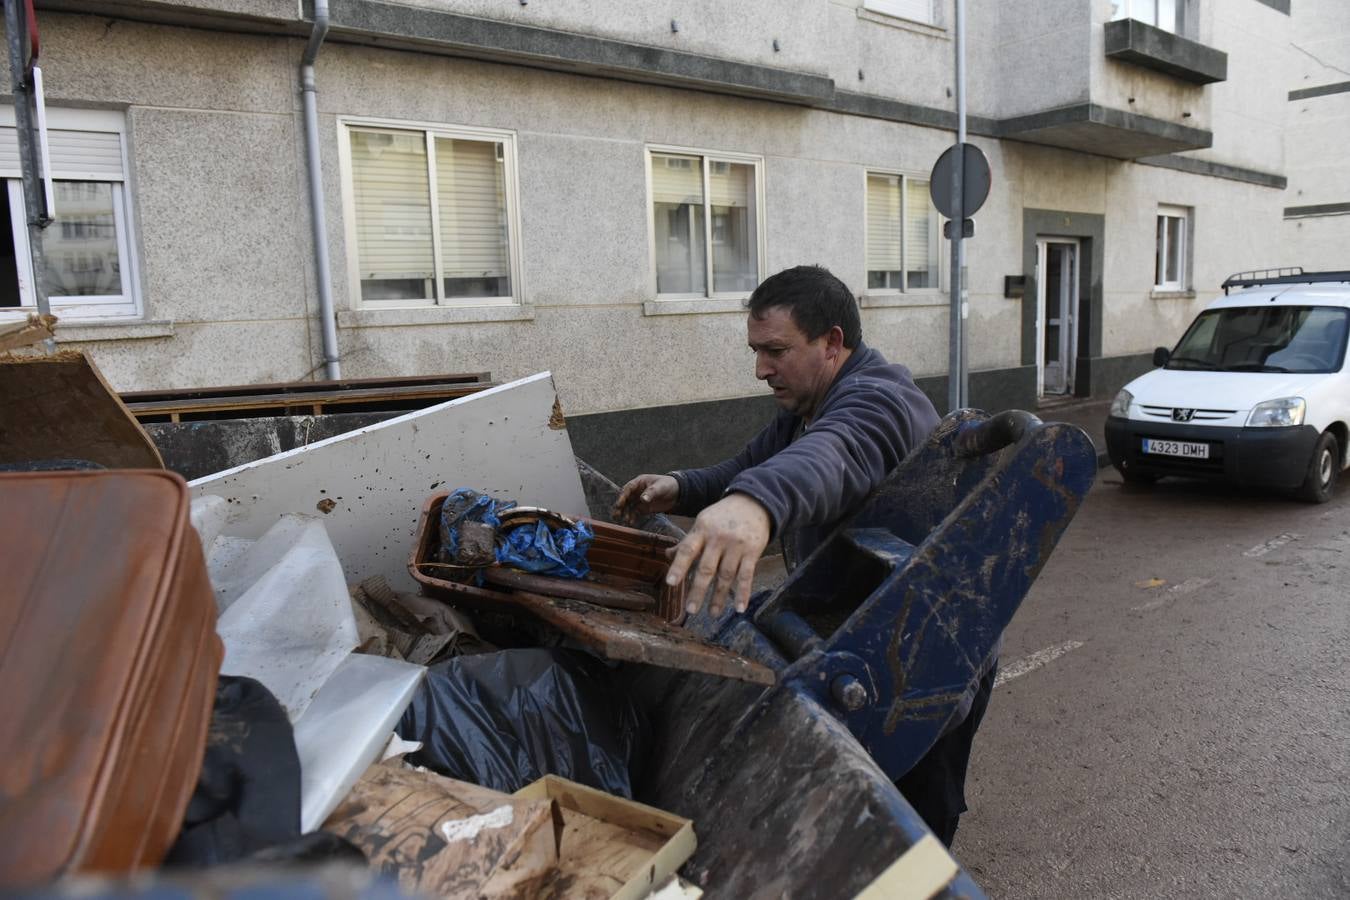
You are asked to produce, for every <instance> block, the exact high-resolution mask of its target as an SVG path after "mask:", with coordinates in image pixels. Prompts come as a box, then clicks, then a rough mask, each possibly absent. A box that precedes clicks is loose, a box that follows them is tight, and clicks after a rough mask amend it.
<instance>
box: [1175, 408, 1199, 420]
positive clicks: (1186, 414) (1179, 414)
mask: <svg viewBox="0 0 1350 900" xmlns="http://www.w3.org/2000/svg"><path fill="white" fill-rule="evenodd" d="M1193 415H1195V410H1193V409H1174V410H1172V421H1173V422H1189V421H1190V420H1191V416H1193Z"/></svg>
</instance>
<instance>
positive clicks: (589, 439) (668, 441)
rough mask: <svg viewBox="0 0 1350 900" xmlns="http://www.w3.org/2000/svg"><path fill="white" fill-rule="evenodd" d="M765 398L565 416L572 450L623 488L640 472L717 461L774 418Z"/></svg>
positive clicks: (745, 398) (773, 408)
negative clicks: (623, 485) (625, 483)
mask: <svg viewBox="0 0 1350 900" xmlns="http://www.w3.org/2000/svg"><path fill="white" fill-rule="evenodd" d="M776 409H777V407H776V406H775V405H774V402H773V398H772V397H771V396H769V395H768V394H765V395H764V396H762V397H741V398H737V399H734V400H713V401H709V402H706V403H683V404H679V405H677V406H656V407H649V408H647V409H629V410H622V411H619V412H608V413H595V414H592V415H587V416H568V417H567V432H568V434H569V435H571V438H572V450H573V451H574V452H575V453H576V455H577V456H579V457H581V458H582V459H584V460H586V461H587V462H588V463H590V464H591V465H592V466H594V467H595V468H596V469H598V470H600V471H601V472H603V473H605V474H606V475H607V476H609V477H610V478H611V479H613V480H614V481H616V482H618V483H619V484H620V485H622V484H623V483H624V482H625V481H627V480H628V479H630V478H632V477H633V476H634V475H641V474H642V473H643V472H669V471H670V470H671V469H690V468H694V467H696V466H708V465H712V464H713V463H716V462H721V461H722V460H724V459H726V458H727V457H729V456H733V455H735V454H736V453H738V452H740V450H741V448H742V447H744V446H745V443H746V441H748V440H750V438H751V437H753V436H754V435H755V433H756V432H757V431H759V430H760V429H761V428H763V427H764V426H765V425H766V424H767V423H768V422H769V420H771V419H772V418H773V415H774V412H775V410H776Z"/></svg>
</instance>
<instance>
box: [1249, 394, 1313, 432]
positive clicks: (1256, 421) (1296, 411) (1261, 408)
mask: <svg viewBox="0 0 1350 900" xmlns="http://www.w3.org/2000/svg"><path fill="white" fill-rule="evenodd" d="M1306 409H1307V404H1305V403H1304V402H1303V398H1302V397H1281V398H1280V399H1279V400H1267V401H1266V402H1265V403H1258V404H1256V405H1255V406H1253V407H1252V414H1251V415H1250V416H1248V417H1247V427H1248V428H1287V427H1289V426H1290V425H1302V424H1303V413H1304V412H1305V411H1306Z"/></svg>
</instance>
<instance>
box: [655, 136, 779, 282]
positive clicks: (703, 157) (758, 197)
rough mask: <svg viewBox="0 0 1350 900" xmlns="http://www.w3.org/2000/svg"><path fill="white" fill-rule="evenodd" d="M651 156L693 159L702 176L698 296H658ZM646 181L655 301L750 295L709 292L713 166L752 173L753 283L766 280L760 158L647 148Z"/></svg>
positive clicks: (683, 149)
mask: <svg viewBox="0 0 1350 900" xmlns="http://www.w3.org/2000/svg"><path fill="white" fill-rule="evenodd" d="M652 154H660V155H663V156H665V155H674V156H697V157H698V158H699V165H700V167H701V170H702V173H703V251H704V259H705V260H706V263H705V264H704V266H703V277H704V289H703V291H702V292H701V293H680V294H662V293H658V291H657V284H656V201H655V195H654V193H653V190H652ZM643 159H644V160H645V163H646V168H647V171H646V178H647V262H648V273H647V274H648V280H649V283H650V285H651V291H652V296H654V297H655V298H656V299H657V300H658V301H661V302H664V301H667V300H744V299H746V298H747V297H749V296H750V294H751V292H750V291H732V292H728V291H721V292H718V291H714V290H713V284H714V280H713V274H714V273H713V249H712V210H711V209H710V208H709V207H710V205H711V203H710V200H709V197H710V191H709V187H708V164H709V163H714V162H727V163H737V164H740V165H751V166H753V167H754V172H755V263H756V269H757V271H756V273H755V277H756V283H762V282H763V281H764V279H765V278H767V277H768V271H767V269H766V267H765V264H764V256H765V252H766V243H765V240H764V157H762V156H755V155H753V154H749V153H730V152H726V151H723V150H704V149H699V148H695V147H676V146H671V145H666V144H648V145H647V146H646V147H645V148H643Z"/></svg>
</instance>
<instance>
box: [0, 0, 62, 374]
mask: <svg viewBox="0 0 1350 900" xmlns="http://www.w3.org/2000/svg"><path fill="white" fill-rule="evenodd" d="M25 18H26V11H25V6H24V4H22V3H18V2H14V0H10V2H8V3H6V4H5V33H6V36H7V37H8V38H9V74H10V85H11V88H12V90H13V92H14V125H15V131H16V132H17V134H16V138H17V140H18V144H19V170H20V172H21V173H22V177H23V206H24V219H25V220H26V222H27V225H28V253H29V259H30V260H31V264H32V268H33V278H32V284H31V286H30V288H31V290H32V292H33V300H34V302H35V303H36V304H37V310H38V313H39V314H40V315H43V316H46V315H50V314H51V311H52V310H51V304H50V303H49V302H48V300H47V285H46V283H45V282H44V280H43V276H44V274H45V273H46V267H45V265H44V263H43V259H42V229H43V228H45V227H46V226H47V224H48V223H49V222H50V221H51V219H49V218H48V217H47V210H46V209H45V208H44V206H45V204H44V200H43V198H44V197H45V194H44V193H43V189H42V185H41V184H40V181H39V178H40V176H39V174H38V170H37V163H38V161H37V159H36V158H35V154H34V152H33V151H34V146H33V144H34V141H33V107H32V104H33V85H31V84H30V83H29V81H28V73H29V69H28V63H27V59H26V56H25V54H24V46H23V44H24V41H25V40H26V39H27V37H28V23H27V22H26V21H25ZM43 347H44V349H45V350H46V351H47V353H48V354H51V353H54V352H55V350H56V342H55V341H54V340H53V339H52V338H47V339H46V340H45V341H44V342H43Z"/></svg>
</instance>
